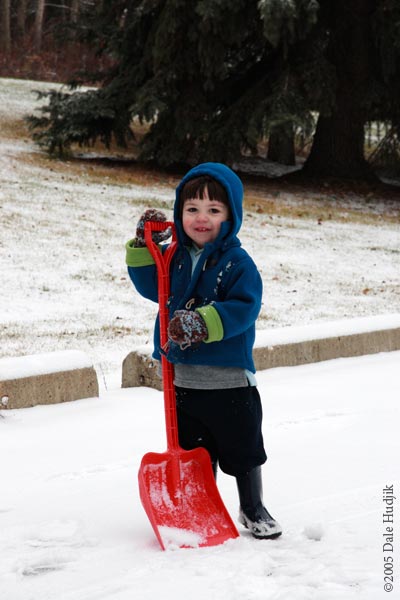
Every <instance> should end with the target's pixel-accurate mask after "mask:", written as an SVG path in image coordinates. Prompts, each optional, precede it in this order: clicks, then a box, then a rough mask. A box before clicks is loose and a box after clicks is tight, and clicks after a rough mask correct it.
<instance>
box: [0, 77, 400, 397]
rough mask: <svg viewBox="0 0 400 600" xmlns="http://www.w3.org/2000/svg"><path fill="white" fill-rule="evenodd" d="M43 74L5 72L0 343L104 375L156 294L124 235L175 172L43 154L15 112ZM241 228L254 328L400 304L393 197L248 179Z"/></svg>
mask: <svg viewBox="0 0 400 600" xmlns="http://www.w3.org/2000/svg"><path fill="white" fill-rule="evenodd" d="M49 87H50V84H47V83H45V84H43V83H37V82H29V81H28V82H26V81H18V80H10V79H0V177H1V188H0V221H1V234H0V271H1V288H2V294H1V295H0V356H18V355H22V354H34V353H38V352H52V351H54V350H65V349H76V350H83V351H85V352H86V353H87V354H88V355H89V356H90V357H91V359H92V360H93V362H94V364H95V366H96V369H97V371H98V374H99V379H100V380H101V382H104V381H105V382H106V385H107V386H108V387H112V386H113V385H115V384H116V383H117V382H119V381H120V366H121V363H122V360H123V358H124V357H125V356H126V355H127V354H128V352H130V351H131V350H132V349H133V348H134V347H135V346H136V345H137V344H147V343H150V342H149V340H151V330H152V324H153V317H154V315H155V311H156V307H155V306H153V305H152V304H150V303H148V302H145V301H143V299H142V298H141V297H139V295H138V294H136V293H135V292H134V290H133V287H132V286H131V284H130V282H129V281H128V280H127V274H126V269H125V264H124V261H125V256H124V244H125V241H126V240H128V239H129V238H131V237H133V236H134V231H135V225H136V221H137V219H138V217H139V215H140V214H141V212H142V211H143V209H145V208H147V207H149V206H159V207H162V208H164V209H165V210H166V212H167V214H168V216H169V217H170V216H171V207H172V203H173V198H174V188H175V186H176V184H177V179H176V178H175V177H173V176H170V175H166V174H163V173H157V172H155V171H153V172H151V171H149V172H147V173H143V172H142V171H140V169H137V168H135V167H130V168H119V167H118V168H117V167H105V166H104V165H100V164H94V163H93V162H90V161H86V162H84V161H83V162H77V161H66V162H61V161H56V160H50V159H48V158H47V157H46V156H45V155H44V154H43V153H41V152H40V151H39V150H38V148H37V147H36V146H35V145H34V144H33V142H32V140H31V139H30V137H29V135H28V133H27V130H26V127H25V126H24V125H23V122H22V118H23V116H24V115H26V114H28V113H32V112H33V110H34V109H35V108H36V107H37V106H38V105H37V103H36V101H35V95H34V94H32V93H31V90H33V89H42V90H43V89H48V88H49ZM245 199H246V207H247V210H246V212H245V218H244V224H243V228H242V232H241V240H242V242H243V244H244V246H245V247H246V248H247V249H248V250H249V252H250V253H251V254H252V255H253V256H254V259H255V260H256V262H257V264H258V265H259V268H260V271H261V274H262V277H263V281H264V287H265V292H264V305H263V309H262V313H261V315H260V318H259V321H258V328H259V329H268V328H275V327H281V326H287V325H307V324H310V323H313V324H315V323H318V322H327V321H331V320H336V319H343V318H346V317H362V316H369V315H380V314H387V313H396V312H397V313H398V312H400V227H399V224H400V202H399V201H398V200H397V201H396V200H394V199H393V201H392V202H391V201H390V199H389V200H388V199H387V198H386V199H385V200H383V198H381V197H380V196H379V194H377V193H371V195H370V197H368V198H367V200H366V199H365V198H361V197H357V196H355V195H354V194H353V195H351V194H350V195H349V196H346V197H341V196H340V194H337V193H335V194H334V193H333V192H332V193H331V194H325V195H324V196H321V195H319V194H318V193H316V192H311V191H310V193H309V194H306V193H305V192H304V190H303V191H301V190H300V191H297V192H295V191H293V190H290V191H288V190H286V189H285V188H283V187H282V189H280V188H279V184H276V185H275V186H274V188H273V190H272V189H271V188H270V187H268V186H265V185H262V184H261V183H257V184H256V183H253V184H251V185H250V184H249V185H247V186H246V196H245Z"/></svg>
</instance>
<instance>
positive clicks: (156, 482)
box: [139, 221, 239, 550]
mask: <svg viewBox="0 0 400 600" xmlns="http://www.w3.org/2000/svg"><path fill="white" fill-rule="evenodd" d="M169 227H170V228H171V229H172V232H173V235H172V242H171V244H170V245H169V246H168V247H167V249H166V250H165V252H164V253H163V254H162V253H161V250H160V248H159V247H158V246H157V244H156V243H155V242H153V239H152V232H160V231H164V230H166V229H167V228H169ZM145 240H146V245H147V247H148V249H149V251H150V253H151V255H152V257H153V258H154V261H155V263H156V266H157V276H158V302H159V320H160V342H161V348H165V347H166V344H167V343H168V333H167V329H168V306H167V303H168V298H169V293H170V292H169V267H170V264H171V259H172V256H173V254H174V252H175V250H176V232H175V228H174V224H173V223H172V222H163V223H160V222H154V221H148V222H147V223H146V224H145ZM161 365H162V378H163V386H164V409H165V425H166V431H167V451H166V452H163V453H162V454H157V453H155V452H149V453H148V454H145V456H144V457H143V459H142V462H141V465H140V469H139V492H140V498H141V501H142V504H143V507H144V509H145V511H146V513H147V516H148V518H149V520H150V523H151V525H152V526H153V529H154V532H155V534H156V536H157V539H158V541H159V542H160V545H161V548H162V549H163V550H165V548H174V547H175V548H176V547H181V548H190V547H201V546H215V545H217V544H222V543H223V542H225V541H227V540H229V539H232V538H236V537H238V535H239V534H238V532H237V529H236V527H235V525H234V524H233V522H232V519H231V517H230V516H229V513H228V511H227V510H226V508H225V506H224V503H223V502H222V499H221V496H220V495H219V492H218V489H217V486H216V482H215V478H214V474H213V470H212V467H211V460H210V456H209V454H208V452H207V450H205V449H204V448H195V449H194V450H183V449H182V448H181V447H180V446H179V443H178V426H177V417H176V400H175V388H174V383H173V365H172V364H171V363H170V362H168V361H167V359H166V358H165V356H164V355H162V358H161Z"/></svg>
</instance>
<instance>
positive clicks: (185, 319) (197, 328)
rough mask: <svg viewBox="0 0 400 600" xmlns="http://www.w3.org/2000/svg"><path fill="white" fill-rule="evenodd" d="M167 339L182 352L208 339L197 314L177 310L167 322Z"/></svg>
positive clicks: (204, 327) (203, 325) (203, 323)
mask: <svg viewBox="0 0 400 600" xmlns="http://www.w3.org/2000/svg"><path fill="white" fill-rule="evenodd" d="M168 337H169V339H170V340H172V341H173V342H175V344H178V345H179V346H180V347H181V348H182V350H184V349H185V348H188V347H189V346H191V345H192V344H197V343H198V342H202V341H203V340H205V339H206V338H207V337H208V331H207V326H206V324H205V322H204V320H203V319H202V317H201V316H200V315H199V313H198V312H196V311H193V310H177V311H175V312H174V316H173V318H172V319H171V321H170V322H169V325H168Z"/></svg>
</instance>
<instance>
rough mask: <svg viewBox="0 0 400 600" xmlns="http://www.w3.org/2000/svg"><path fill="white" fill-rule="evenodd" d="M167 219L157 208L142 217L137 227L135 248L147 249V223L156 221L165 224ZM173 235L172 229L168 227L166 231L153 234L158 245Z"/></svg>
mask: <svg viewBox="0 0 400 600" xmlns="http://www.w3.org/2000/svg"><path fill="white" fill-rule="evenodd" d="M166 220H167V217H166V216H165V214H164V213H163V212H162V211H161V210H157V209H155V208H148V209H147V210H146V211H145V212H144V213H143V214H142V216H141V217H140V219H139V221H138V224H137V226H136V239H135V242H134V247H135V248H145V246H146V242H145V239H144V225H145V223H146V221H156V222H157V223H164V221H166ZM170 235H171V228H170V227H168V229H166V230H165V231H157V232H156V231H155V232H154V233H153V241H154V242H155V243H156V244H159V243H160V242H163V241H164V240H167V239H168V238H169V237H170Z"/></svg>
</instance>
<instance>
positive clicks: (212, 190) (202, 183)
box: [179, 175, 230, 216]
mask: <svg viewBox="0 0 400 600" xmlns="http://www.w3.org/2000/svg"><path fill="white" fill-rule="evenodd" d="M206 190H207V192H208V197H209V198H210V200H218V201H219V202H222V204H225V205H226V206H227V207H228V208H229V212H230V205H229V200H228V194H227V193H226V190H225V188H224V186H223V185H221V184H220V183H219V182H218V181H217V180H216V179H214V178H213V177H210V175H201V176H200V177H194V178H193V179H189V181H187V182H186V183H185V185H184V186H183V188H182V190H181V192H180V198H179V200H180V206H179V212H180V215H181V216H182V209H183V205H184V204H185V201H186V200H190V199H191V198H199V199H200V200H203V199H204V196H205V192H206Z"/></svg>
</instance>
